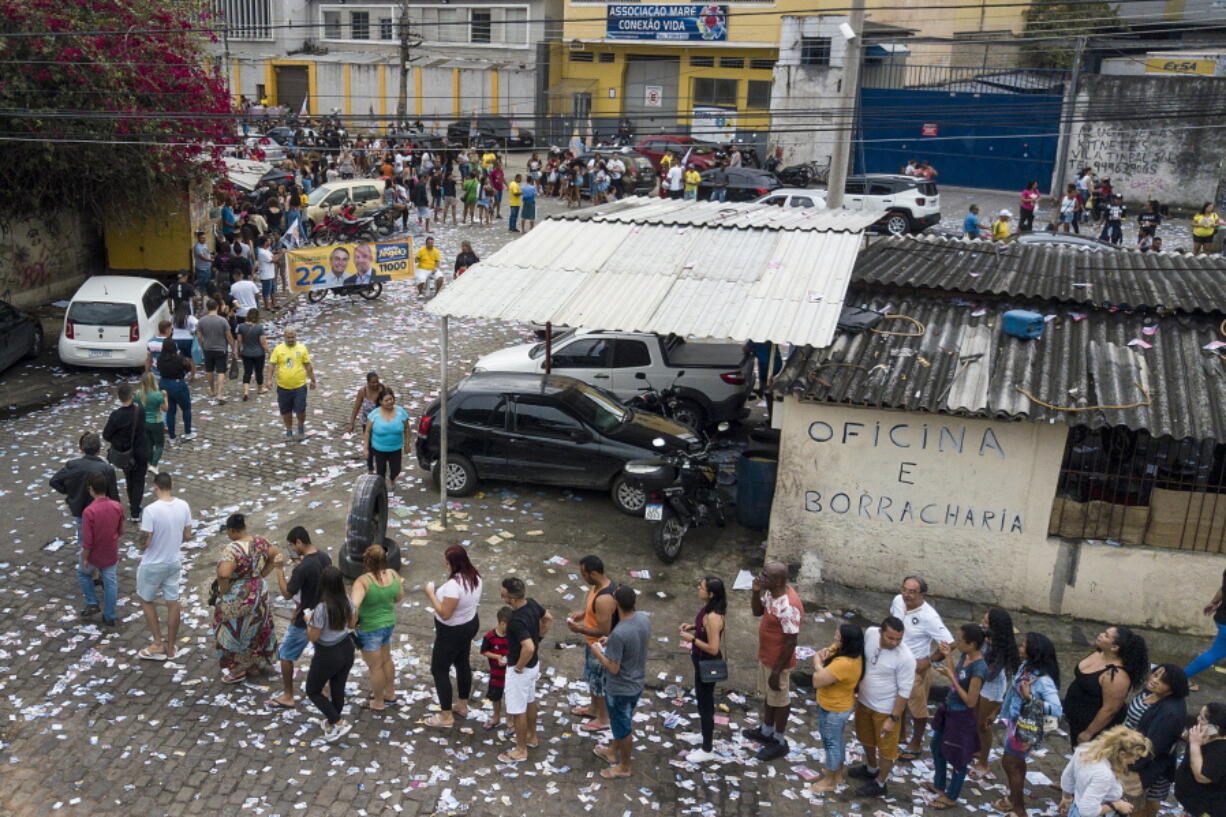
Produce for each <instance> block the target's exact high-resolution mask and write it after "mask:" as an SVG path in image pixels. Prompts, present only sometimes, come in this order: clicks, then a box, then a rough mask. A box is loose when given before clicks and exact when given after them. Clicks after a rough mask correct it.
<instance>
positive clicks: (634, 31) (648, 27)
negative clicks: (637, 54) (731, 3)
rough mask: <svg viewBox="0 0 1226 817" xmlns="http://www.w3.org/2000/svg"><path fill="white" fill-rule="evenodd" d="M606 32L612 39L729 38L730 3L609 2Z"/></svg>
mask: <svg viewBox="0 0 1226 817" xmlns="http://www.w3.org/2000/svg"><path fill="white" fill-rule="evenodd" d="M608 9H609V12H608V14H609V16H608V22H607V26H606V29H605V31H606V36H607V37H608V38H609V39H611V40H699V41H707V42H719V41H723V40H726V39H728V7H727V6H701V5H688V4H687V5H618V6H609V7H608Z"/></svg>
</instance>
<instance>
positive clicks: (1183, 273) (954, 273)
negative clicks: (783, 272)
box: [854, 236, 1226, 314]
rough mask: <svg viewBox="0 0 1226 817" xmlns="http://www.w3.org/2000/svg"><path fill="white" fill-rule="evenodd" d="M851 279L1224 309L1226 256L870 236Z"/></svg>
mask: <svg viewBox="0 0 1226 817" xmlns="http://www.w3.org/2000/svg"><path fill="white" fill-rule="evenodd" d="M854 279H855V281H856V282H857V283H862V284H873V285H888V286H895V287H904V288H908V289H922V290H933V289H935V290H945V291H949V292H965V293H974V294H984V295H987V294H991V295H1002V296H1009V297H1023V298H1041V299H1045V300H1052V301H1057V302H1061V303H1066V304H1081V305H1084V306H1094V307H1104V308H1105V307H1111V306H1121V307H1129V308H1132V309H1143V310H1171V311H1176V312H1188V313H1197V312H1203V313H1209V314H1221V313H1226V259H1223V258H1222V257H1221V256H1218V255H1201V256H1193V255H1185V254H1180V253H1169V252H1164V253H1152V252H1150V253H1143V252H1137V251H1133V250H1114V249H1107V248H1103V249H1088V248H1082V247H1074V246H1068V245H1058V244H1057V245H1052V244H1021V243H1017V242H1013V243H1008V244H1000V243H997V242H993V241H968V240H965V239H960V238H942V237H936V236H921V237H917V238H909V237H899V238H894V237H891V238H885V239H881V240H879V241H874V242H873V243H872V244H871V245H870V246H869V247H868V248H867V249H866V250H865V251H864V252H863V253H861V255H860V258H859V260H858V261H857V262H856V269H855V275H854Z"/></svg>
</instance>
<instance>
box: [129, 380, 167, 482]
mask: <svg viewBox="0 0 1226 817" xmlns="http://www.w3.org/2000/svg"><path fill="white" fill-rule="evenodd" d="M136 401H137V402H138V403H140V404H141V406H143V407H144V409H145V439H146V440H147V441H148V443H149V470H150V471H152V472H153V473H155V474H156V473H157V472H158V463H159V462H161V460H162V452H163V451H164V450H165V448H166V424H165V423H163V422H162V412H163V411H165V410H166V392H164V391H162V390H161V389H159V388H158V382H157V378H155V377H154V376H153V372H145V373H144V374H143V375H141V379H140V392H139V394H137V397H136Z"/></svg>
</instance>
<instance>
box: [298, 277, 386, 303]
mask: <svg viewBox="0 0 1226 817" xmlns="http://www.w3.org/2000/svg"><path fill="white" fill-rule="evenodd" d="M329 292H331V293H332V294H333V295H335V296H336V297H337V298H340V297H347V298H352V297H353V296H354V295H357V296H358V297H360V298H363V299H365V300H367V301H373V300H374V299H375V298H378V297H379V296H380V295H382V294H383V283H382V282H381V281H375V282H374V283H373V284H350V285H348V286H339V287H327V288H323V287H321V288H319V289H312V290H311V291H310V292H308V293H307V300H308V301H310V302H311V303H313V304H317V303H319V302H320V301H322V300H323V299H324V298H327V297H328V293H329Z"/></svg>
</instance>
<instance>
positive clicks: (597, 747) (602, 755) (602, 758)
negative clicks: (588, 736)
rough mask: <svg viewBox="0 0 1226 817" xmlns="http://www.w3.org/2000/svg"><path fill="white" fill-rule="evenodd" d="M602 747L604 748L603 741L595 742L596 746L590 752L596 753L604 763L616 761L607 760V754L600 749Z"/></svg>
mask: <svg viewBox="0 0 1226 817" xmlns="http://www.w3.org/2000/svg"><path fill="white" fill-rule="evenodd" d="M603 748H605V747H604V744H603V743H597V744H596V746H595V747H594V748H593V749H592V754H594V755H596V757H598V758H600V759H601V760H603V761H604V762H605V763H616V762H617V761H615V760H609V758H608V756H607V755H605V753H604V752H602V751H600V750H601V749H603Z"/></svg>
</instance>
